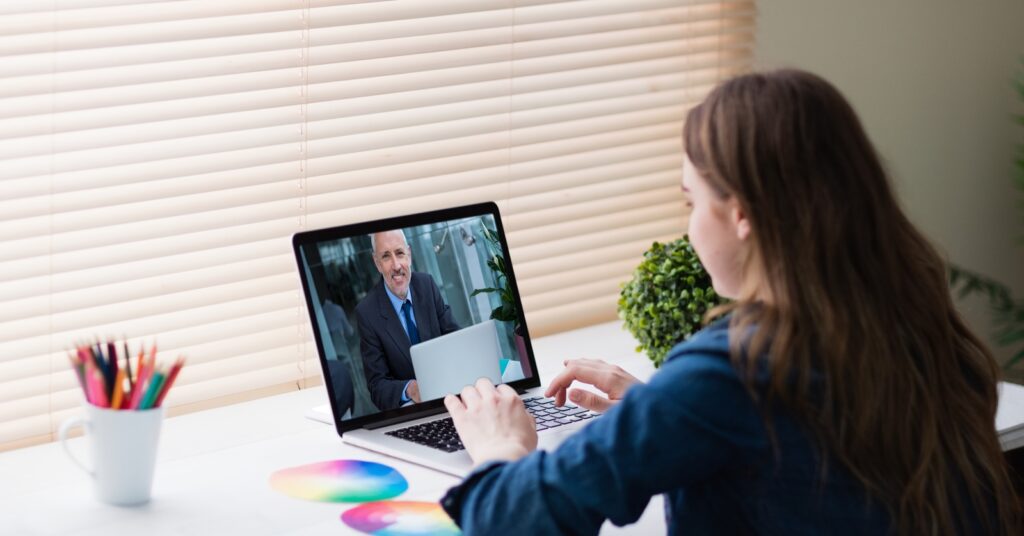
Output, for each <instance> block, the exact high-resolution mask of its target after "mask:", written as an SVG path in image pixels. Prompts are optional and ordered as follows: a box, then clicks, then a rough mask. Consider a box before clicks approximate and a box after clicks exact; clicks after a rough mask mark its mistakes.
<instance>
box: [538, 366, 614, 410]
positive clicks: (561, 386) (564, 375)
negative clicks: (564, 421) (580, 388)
mask: <svg viewBox="0 0 1024 536" xmlns="http://www.w3.org/2000/svg"><path fill="white" fill-rule="evenodd" d="M565 363H566V364H565V369H564V370H563V371H562V372H560V373H559V374H558V376H555V379H553V380H551V383H550V384H548V388H547V390H546V391H544V396H548V397H550V396H554V397H555V401H556V402H557V403H558V404H559V405H561V404H563V403H565V390H566V389H568V388H569V386H570V385H572V382H574V381H580V382H583V383H589V384H590V385H593V386H594V387H597V388H598V389H600V390H602V391H604V392H606V393H609V394H612V393H613V392H614V390H615V389H616V387H617V386H616V385H615V384H614V383H615V382H614V379H615V372H616V370H617V369H618V367H615V366H614V365H609V364H608V363H605V362H603V361H595V360H589V359H588V360H582V359H571V360H567V361H566V362H565Z"/></svg>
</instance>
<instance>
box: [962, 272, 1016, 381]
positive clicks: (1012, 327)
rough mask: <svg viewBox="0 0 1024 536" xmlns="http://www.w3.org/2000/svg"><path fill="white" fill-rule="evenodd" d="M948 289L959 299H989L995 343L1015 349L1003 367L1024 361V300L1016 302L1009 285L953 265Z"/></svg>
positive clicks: (1007, 367) (1009, 366)
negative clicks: (976, 296)
mask: <svg viewBox="0 0 1024 536" xmlns="http://www.w3.org/2000/svg"><path fill="white" fill-rule="evenodd" d="M949 286H950V288H952V289H954V290H956V291H957V297H958V298H960V299H963V298H964V297H966V296H968V295H970V294H981V295H983V296H985V297H986V298H987V299H988V306H989V310H990V311H991V313H992V323H993V324H994V326H995V331H994V333H993V336H992V339H993V341H994V342H995V343H996V344H997V345H999V346H1009V347H1012V348H1014V349H1015V350H1016V351H1015V353H1014V354H1013V355H1012V356H1011V357H1010V359H1009V360H1008V361H1007V362H1006V363H1003V368H1004V369H1010V368H1011V367H1013V366H1014V365H1016V364H1017V363H1019V362H1021V361H1024V300H1016V301H1015V300H1014V299H1013V298H1012V297H1011V296H1010V289H1009V288H1007V287H1006V285H1003V284H1002V283H999V282H998V281H994V280H992V279H989V278H987V277H984V276H981V275H979V274H976V273H974V272H971V271H969V270H965V269H963V268H960V267H958V266H950V270H949Z"/></svg>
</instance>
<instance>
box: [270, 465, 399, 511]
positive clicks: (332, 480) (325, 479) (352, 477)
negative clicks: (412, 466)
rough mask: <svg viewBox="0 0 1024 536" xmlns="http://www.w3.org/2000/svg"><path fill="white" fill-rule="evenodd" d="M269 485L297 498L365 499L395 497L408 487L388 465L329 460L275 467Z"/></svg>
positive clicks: (321, 499) (347, 500)
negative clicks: (282, 467) (279, 468)
mask: <svg viewBox="0 0 1024 536" xmlns="http://www.w3.org/2000/svg"><path fill="white" fill-rule="evenodd" d="M270 487H272V488H273V489H274V490H276V491H279V492H281V493H284V494H285V495H289V496H291V497H295V498H297V499H306V500H310V501H324V502H366V501H382V500H385V499H390V498H392V497H397V496H399V495H401V494H402V493H403V492H405V490H407V489H409V483H408V482H407V481H406V480H405V477H403V476H402V475H401V474H400V473H399V472H398V471H396V470H395V469H394V468H392V467H389V466H387V465H383V464H380V463H374V462H364V461H360V460H332V461H329V462H320V463H313V464H309V465H302V466H299V467H291V468H288V469H282V470H280V471H277V472H275V473H274V474H272V475H270Z"/></svg>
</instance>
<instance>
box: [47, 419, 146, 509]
mask: <svg viewBox="0 0 1024 536" xmlns="http://www.w3.org/2000/svg"><path fill="white" fill-rule="evenodd" d="M163 418H164V410H163V408H162V407H160V408H152V409H146V410H141V411H134V410H113V409H104V408H99V407H96V406H93V405H92V404H86V405H85V416H84V417H71V418H70V419H68V420H66V421H64V423H63V424H61V427H60V433H59V437H60V442H61V445H62V446H63V447H64V452H65V453H67V455H68V456H69V457H70V458H71V460H72V461H73V462H75V464H76V465H78V466H79V467H81V468H82V470H84V471H85V472H86V473H88V474H89V476H91V477H92V480H93V483H94V484H95V485H96V494H97V496H98V497H99V499H100V500H101V501H103V502H105V503H109V504H114V505H119V506H129V505H134V504H142V503H145V502H147V501H149V497H150V490H151V489H152V485H153V470H154V469H155V465H156V448H157V443H158V442H159V439H160V424H161V423H162V422H163ZM76 426H83V427H84V428H85V435H86V437H87V438H88V442H89V450H90V451H91V454H92V455H91V459H92V467H91V468H90V467H87V466H86V465H85V464H83V463H82V462H81V461H80V460H79V459H78V457H76V456H75V455H74V453H72V452H71V450H70V449H69V448H68V443H67V437H68V432H70V431H71V429H72V428H75V427H76Z"/></svg>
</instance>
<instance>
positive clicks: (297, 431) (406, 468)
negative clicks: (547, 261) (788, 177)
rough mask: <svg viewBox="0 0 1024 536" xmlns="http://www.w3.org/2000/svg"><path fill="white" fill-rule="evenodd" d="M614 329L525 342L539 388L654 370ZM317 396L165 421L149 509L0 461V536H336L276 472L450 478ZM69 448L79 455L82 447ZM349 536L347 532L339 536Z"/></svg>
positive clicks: (56, 465) (34, 462)
mask: <svg viewBox="0 0 1024 536" xmlns="http://www.w3.org/2000/svg"><path fill="white" fill-rule="evenodd" d="M620 326H621V324H620V323H619V322H611V323H608V324H601V325H598V326H593V327H589V328H584V329H580V330H576V331H572V332H566V333H561V334H558V335H553V336H550V337H544V338H541V339H537V340H536V341H534V350H535V352H536V355H537V361H538V367H539V369H540V373H541V378H542V379H544V380H549V379H550V378H551V377H552V376H553V375H554V374H555V373H556V372H557V371H558V370H559V369H560V368H561V366H562V360H563V359H565V358H570V357H592V358H598V359H605V360H607V361H610V362H613V363H616V364H618V365H620V366H622V367H623V368H625V369H626V370H628V371H629V372H631V373H632V374H634V375H636V376H638V377H641V378H646V377H648V376H650V374H651V373H653V370H654V369H653V367H652V366H651V364H650V362H649V361H648V360H647V359H646V358H645V357H643V356H640V355H637V354H636V352H635V350H634V346H635V342H634V340H633V338H632V337H631V336H629V334H628V333H626V332H624V331H623V330H622V329H621V327H620ZM1003 395H1004V396H1003V400H1002V401H1001V404H1000V413H999V418H998V419H997V421H998V423H999V429H1000V430H1005V429H1010V428H1015V427H1018V426H1019V425H1020V424H1021V423H1024V388H1022V387H1020V386H1014V385H1008V386H1004V388H1003ZM326 398H327V397H326V393H325V392H324V390H323V388H316V389H307V390H304V391H297V392H293V393H287V394H283V395H278V396H273V397H268V398H263V399H259V400H254V401H251V402H245V403H242V404H236V405H232V406H226V407H222V408H217V409H213V410H208V411H202V412H198V413H192V414H189V415H183V416H179V417H173V418H170V419H167V421H166V422H165V423H164V428H163V431H162V434H161V439H160V441H161V443H160V451H159V453H158V460H159V461H158V463H157V469H156V475H155V477H154V484H153V500H152V501H151V502H150V503H149V504H148V505H145V506H143V507H137V508H117V507H111V506H106V505H103V504H101V503H99V502H98V501H96V500H95V498H94V495H93V490H92V488H91V484H90V483H89V482H88V480H87V478H86V477H85V476H84V475H83V474H82V473H81V472H80V471H79V470H78V469H77V468H76V467H74V466H73V465H72V463H71V462H70V461H69V460H68V459H67V458H66V457H65V456H64V454H63V452H62V450H61V448H60V445H59V444H56V443H51V444H47V445H40V446H37V447H31V448H27V449H21V450H16V451H12V452H7V453H4V454H0V527H2V529H0V532H3V533H4V534H19V535H43V534H45V535H51V534H53V535H55V534H61V535H68V534H75V535H97V536H101V535H102V536H113V535H120V534H125V535H127V534H147V535H152V536H157V535H185V534H187V535H192V534H240V533H245V534H252V535H259V534H296V535H298V534H301V535H313V534H338V533H345V532H346V531H349V529H348V528H347V527H346V526H345V525H344V524H342V523H341V521H340V520H339V517H340V515H341V513H342V512H343V511H345V510H347V509H348V508H350V507H352V506H353V505H348V504H338V503H316V502H308V501H302V500H298V499H292V498H290V497H286V496H284V495H281V494H279V493H277V492H275V491H273V490H272V489H270V486H269V484H268V480H269V478H270V475H271V474H272V473H273V472H274V471H277V470H279V469H284V468H287V467H293V466H297V465H304V464H307V463H314V462H319V461H325V460H332V459H361V460H371V461H379V462H383V463H385V464H388V465H391V466H393V467H395V468H397V469H398V470H399V471H401V472H402V473H403V474H404V475H405V476H406V478H407V479H408V481H409V490H408V491H407V492H406V493H405V494H403V495H402V496H400V497H399V498H398V499H400V500H422V501H436V500H438V499H439V498H440V497H441V495H443V493H444V491H445V490H446V489H447V488H448V487H449V486H451V485H453V484H455V483H456V482H457V480H456V479H455V478H453V477H450V476H447V475H444V474H441V473H438V472H435V471H432V470H430V469H426V468H423V467H420V466H417V465H413V464H409V463H405V462H402V461H400V460H396V459H394V458H389V457H387V456H383V455H379V454H376V453H373V452H370V451H366V450H363V449H359V448H356V447H352V446H350V445H346V444H344V443H342V442H341V441H340V439H339V438H338V437H337V434H336V433H335V431H334V429H333V427H331V426H328V425H325V424H322V423H319V422H315V421H312V420H309V419H306V418H303V416H302V415H303V414H304V413H305V412H306V411H307V410H308V409H309V408H310V407H312V406H316V405H319V404H323V403H325V402H326ZM71 448H72V449H74V450H75V451H76V452H80V453H83V454H84V449H85V448H86V446H85V444H84V442H83V440H82V439H81V438H79V439H73V440H71ZM349 532H351V531H349ZM664 532H665V524H664V517H663V513H662V502H661V498H660V497H657V498H655V499H653V500H652V501H651V503H650V505H649V506H648V508H647V511H646V512H645V513H644V515H643V517H642V518H641V519H640V521H639V522H638V523H637V524H635V525H631V526H629V527H624V528H619V527H615V526H612V525H611V524H609V523H606V524H605V526H604V528H603V529H602V534H637V535H640V534H663V533H664Z"/></svg>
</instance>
